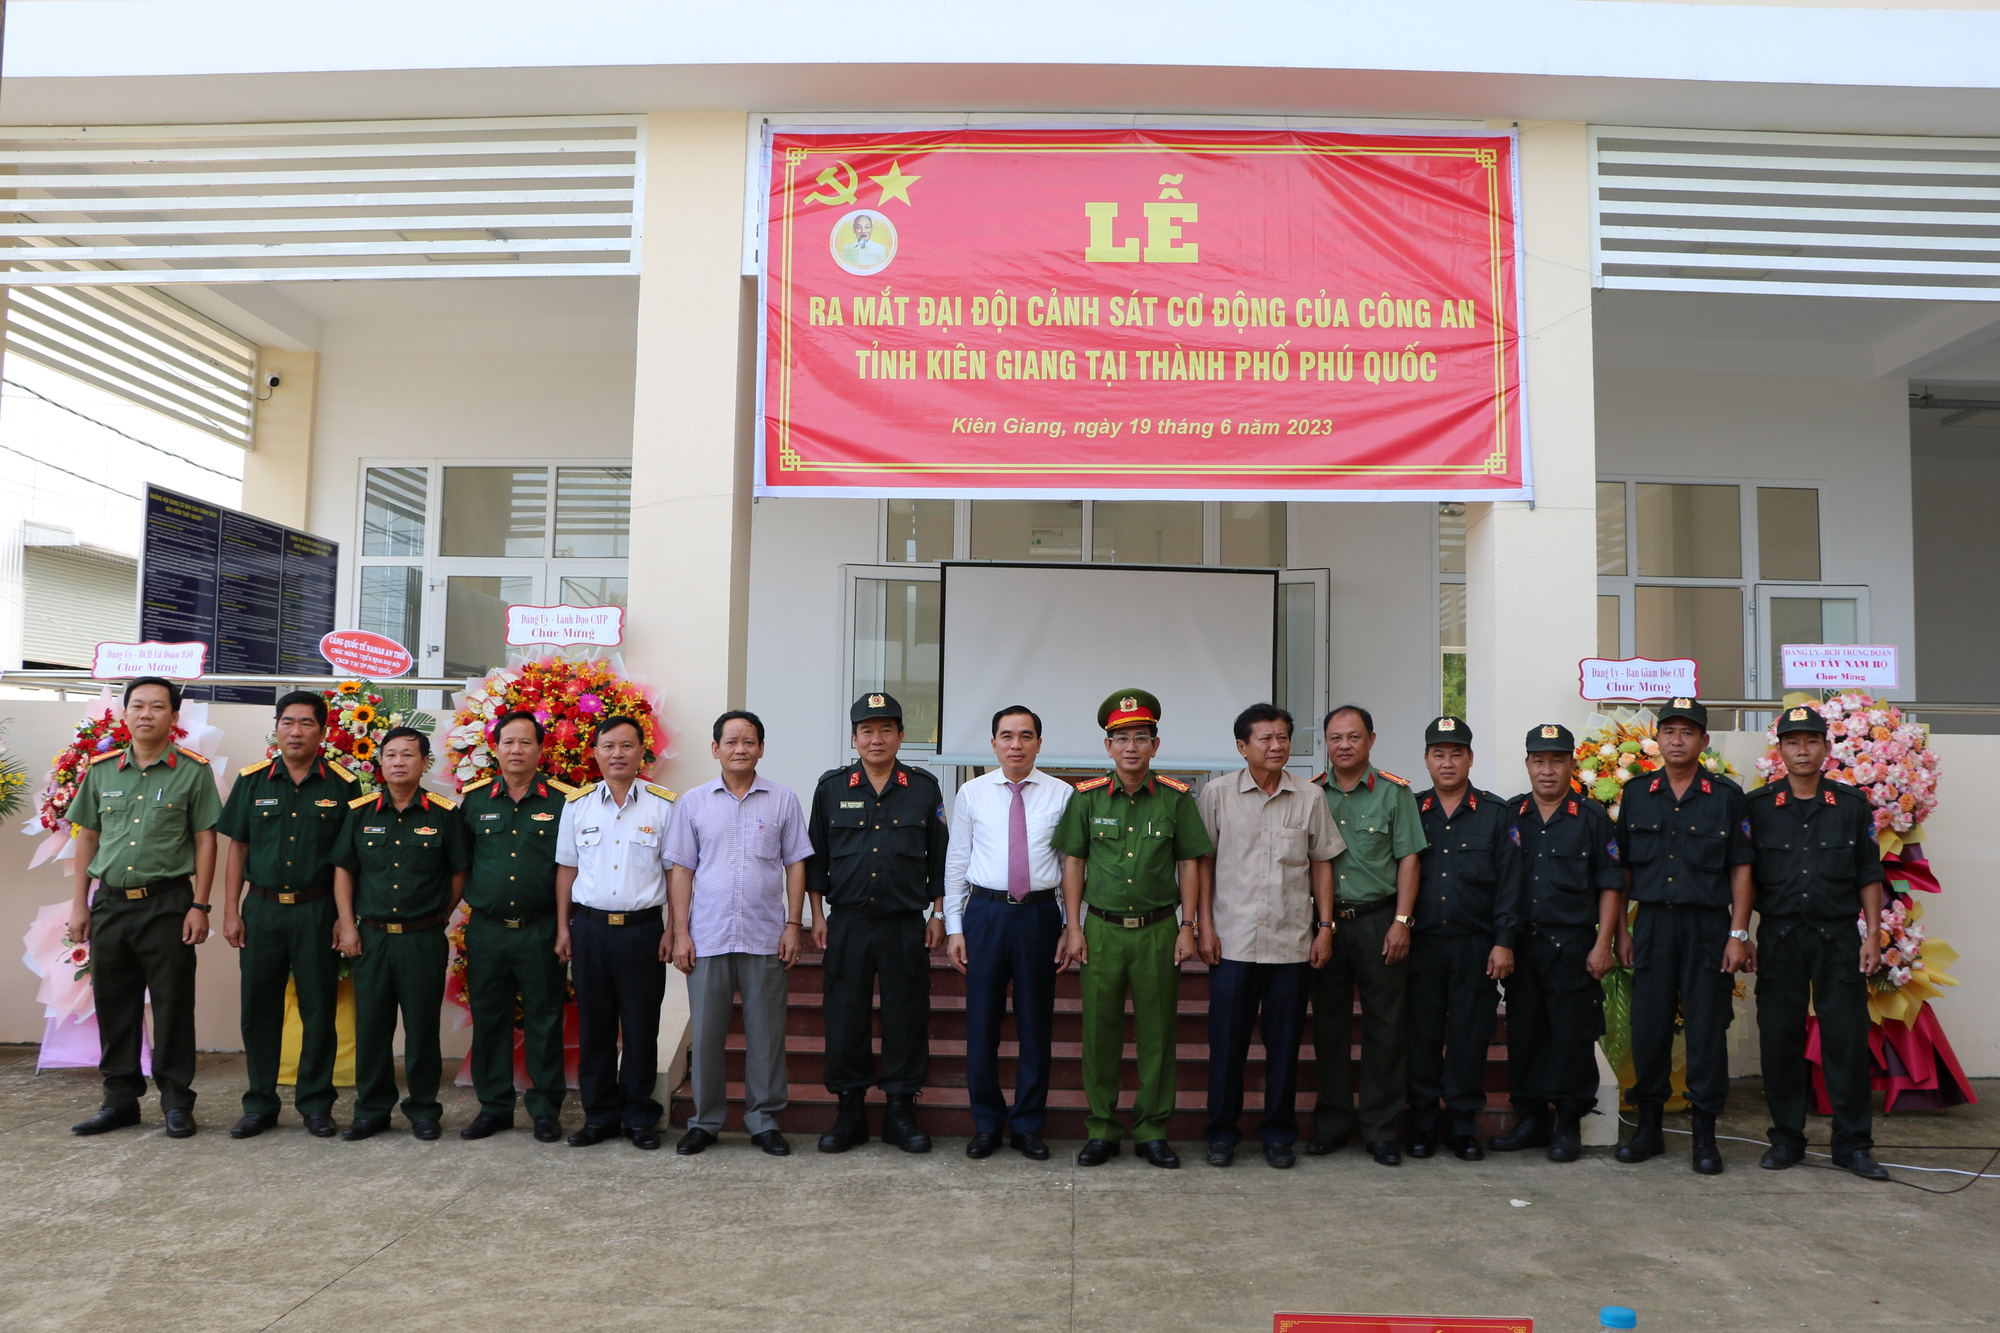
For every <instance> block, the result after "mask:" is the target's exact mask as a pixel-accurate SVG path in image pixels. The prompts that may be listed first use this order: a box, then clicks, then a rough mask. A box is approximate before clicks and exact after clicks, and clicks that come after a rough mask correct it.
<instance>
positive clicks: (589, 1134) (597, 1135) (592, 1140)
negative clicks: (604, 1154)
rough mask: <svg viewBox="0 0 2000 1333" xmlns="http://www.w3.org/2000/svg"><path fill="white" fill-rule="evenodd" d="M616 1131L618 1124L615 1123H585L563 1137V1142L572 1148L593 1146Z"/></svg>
mask: <svg viewBox="0 0 2000 1333" xmlns="http://www.w3.org/2000/svg"><path fill="white" fill-rule="evenodd" d="M617 1133H618V1126H616V1125H589V1124H586V1125H585V1126H584V1127H583V1128H582V1129H579V1130H577V1132H576V1133H574V1134H572V1135H570V1136H569V1137H568V1138H566V1139H564V1140H563V1142H564V1143H566V1144H568V1145H569V1146H570V1147H572V1148H595V1147H596V1146H597V1145H598V1144H600V1143H602V1142H604V1141H605V1140H606V1139H608V1138H611V1137H612V1136H614V1135H615V1134H617Z"/></svg>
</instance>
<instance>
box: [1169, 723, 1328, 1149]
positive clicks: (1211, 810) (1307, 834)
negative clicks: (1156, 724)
mask: <svg viewBox="0 0 2000 1333" xmlns="http://www.w3.org/2000/svg"><path fill="white" fill-rule="evenodd" d="M1236 749H1237V752H1238V753H1240V754H1241V755H1242V756H1243V760H1244V763H1245V765H1246V767H1244V768H1243V769H1242V770H1241V771H1240V772H1236V773H1230V774H1226V775H1223V776H1220V777H1217V778H1215V779H1214V780H1213V781H1211V782H1210V783H1209V784H1208V785H1207V786H1205V787H1203V788H1202V792H1201V796H1200V798H1199V800H1198V808H1199V809H1200V811H1201V819H1202V823H1203V824H1205V825H1206V826H1207V827H1208V835H1209V837H1210V838H1211V839H1212V840H1213V841H1214V843H1215V853H1214V855H1212V856H1205V857H1203V858H1202V862H1201V865H1202V875H1201V912H1200V916H1201V933H1200V948H1201V957H1202V960H1203V961H1204V962H1206V963H1207V964H1208V1117H1209V1119H1208V1130H1207V1132H1206V1137H1207V1139H1208V1163H1209V1165H1210V1166H1228V1165H1229V1164H1230V1162H1232V1161H1233V1160H1235V1157H1236V1145H1237V1144H1238V1143H1240V1142H1241V1141H1242V1139H1243V1133H1242V1131H1241V1130H1239V1129H1238V1128H1237V1127H1236V1122H1237V1120H1238V1119H1239V1118H1240V1117H1241V1116H1242V1114H1243V1065H1244V1061H1245V1060H1247V1059H1248V1058H1249V1055H1250V1028H1251V1025H1252V1024H1258V1025H1259V1026H1260V1027H1261V1030H1262V1032H1263V1038H1264V1120H1263V1123H1262V1124H1260V1125H1258V1127H1257V1137H1258V1138H1260V1139H1262V1140H1263V1142H1264V1160H1265V1161H1266V1162H1269V1163H1270V1164H1271V1165H1272V1166H1275V1167H1279V1168H1283V1167H1288V1166H1290V1165H1292V1163H1293V1162H1294V1161H1296V1160H1297V1158H1296V1157H1295V1155H1294V1153H1293V1149H1292V1145H1293V1144H1294V1143H1296V1142H1297V1141H1298V1137H1299V1120H1298V1112H1297V1109H1296V1107H1295V1105H1294V1103H1295V1101H1296V1094H1297V1089H1298V1072H1299V1039H1300V1037H1301V1036H1302V1035H1303V1034H1304V1031H1305V1023H1306V998H1307V994H1308V992H1309V990H1310V986H1309V984H1308V980H1307V978H1308V976H1309V974H1310V971H1311V969H1312V968H1315V967H1324V966H1326V962H1327V960H1328V959H1329V958H1331V957H1332V956H1333V858H1334V857H1335V856H1338V855H1339V854H1340V852H1341V851H1342V849H1343V848H1345V847H1346V845H1347V844H1346V843H1345V842H1344V841H1342V839H1341V836H1340V830H1339V829H1338V828H1336V827H1335V825H1334V822H1333V816H1332V815H1330V814H1328V813H1327V808H1326V802H1325V801H1323V800H1321V799H1320V794H1319V790H1318V789H1317V788H1315V787H1314V786H1312V785H1311V784H1310V783H1306V782H1301V781H1300V780H1299V778H1298V777H1297V776H1296V775H1295V774H1292V773H1289V772H1287V771H1286V769H1285V765H1286V764H1287V763H1288V762H1290V760H1291V757H1292V715H1291V714H1290V713H1287V712H1286V711H1285V710H1284V709H1282V708H1279V707H1277V706H1275V705H1273V704H1252V705H1251V706H1250V707H1248V708H1246V709H1244V710H1243V712H1242V713H1240V714H1239V715H1238V716H1237V718H1236ZM1343 1054H1345V1052H1343Z"/></svg>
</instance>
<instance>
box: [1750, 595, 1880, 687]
mask: <svg viewBox="0 0 2000 1333" xmlns="http://www.w3.org/2000/svg"><path fill="white" fill-rule="evenodd" d="M1756 592H1757V601H1756V607H1757V661H1756V664H1755V665H1754V666H1753V667H1752V668H1751V672H1752V682H1753V687H1754V688H1753V690H1752V696H1753V697H1755V698H1760V699H1782V698H1784V696H1785V672H1784V666H1783V663H1782V661H1781V660H1780V656H1781V653H1782V650H1783V648H1784V646H1785V645H1786V644H1788V643H1866V642H1868V635H1869V626H1868V589H1867V588H1866V587H1861V586H1849V587H1829V586H1827V585H1825V584H1803V585H1802V584H1796V583H1760V584H1758V585H1757V589H1756Z"/></svg>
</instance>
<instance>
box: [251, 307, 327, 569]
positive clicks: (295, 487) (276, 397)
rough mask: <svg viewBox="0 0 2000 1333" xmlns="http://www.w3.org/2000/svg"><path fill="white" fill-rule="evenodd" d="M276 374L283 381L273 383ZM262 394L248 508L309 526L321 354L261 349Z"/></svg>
mask: <svg viewBox="0 0 2000 1333" xmlns="http://www.w3.org/2000/svg"><path fill="white" fill-rule="evenodd" d="M272 375H276V376H277V377H278V385H277V387H276V388H267V387H266V386H265V381H266V380H267V379H268V378H269V377H270V376H272ZM257 397H258V399H259V401H258V403H257V423H256V426H255V427H254V428H253V431H252V436H251V438H252V444H251V448H250V452H249V453H248V454H245V455H244V457H243V508H244V510H245V512H247V513H252V514H255V515H257V517H259V518H268V519H270V520H271V521H272V522H273V523H283V524H285V525H286V526H288V527H294V528H299V529H304V528H305V526H306V514H307V513H308V512H309V511H308V509H307V504H308V502H309V501H310V499H311V493H312V456H313V415H314V411H315V409H316V408H317V406H318V403H319V353H318V352H291V351H287V350H285V349H284V348H282V347H260V348H258V349H257Z"/></svg>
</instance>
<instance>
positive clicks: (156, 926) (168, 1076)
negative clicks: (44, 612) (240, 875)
mask: <svg viewBox="0 0 2000 1333" xmlns="http://www.w3.org/2000/svg"><path fill="white" fill-rule="evenodd" d="M180 708H181V691H180V687H179V686H178V685H175V684H174V683H173V682H171V681H166V680H161V679H160V678H159V677H158V676H141V677H139V678H138V679H136V680H134V681H132V682H131V683H130V684H128V685H127V686H126V687H125V726H126V729H127V730H128V731H130V732H131V734H132V741H131V743H130V744H129V745H127V746H125V747H124V748H123V749H118V750H109V751H106V752H105V753H103V754H101V755H99V756H97V758H95V759H93V760H91V761H90V768H89V769H88V770H86V771H85V773H84V775H83V781H82V782H81V783H79V784H78V785H77V790H76V795H75V796H74V797H73V798H71V800H70V803H69V820H70V824H71V826H72V836H73V837H74V839H75V848H74V850H75V856H76V889H75V892H74V893H73V895H72V896H71V899H70V909H69V935H70V938H71V939H73V940H75V941H76V942H77V943H78V944H88V945H89V946H90V964H91V968H90V985H91V990H92V991H93V993H94V994H95V997H96V1003H97V1031H98V1035H99V1037H100V1038H101V1040H102V1054H101V1055H100V1057H99V1059H98V1068H99V1069H100V1070H101V1071H102V1072H103V1074H104V1104H103V1105H102V1106H101V1107H99V1108H98V1111H97V1114H95V1115H93V1116H91V1117H90V1119H88V1120H85V1121H83V1122H82V1123H81V1124H76V1125H72V1126H70V1132H71V1133H74V1134H102V1133H104V1132H105V1131H106V1130H112V1129H122V1128H123V1127H125V1126H126V1125H136V1124H138V1123H139V1098H141V1097H143V1096H144V1095H145V1093H146V1078H145V1075H143V1074H141V1073H140V1072H139V1042H140V1039H141V1036H142V1035H143V1033H144V1031H145V1018H146V997H147V995H148V994H149V993H150V994H151V996H152V1001H153V1082H154V1083H155V1084H156V1085H157V1086H158V1087H159V1090H160V1108H161V1109H162V1110H163V1111H165V1112H166V1120H167V1137H168V1138H171V1139H184V1138H187V1137H188V1136H189V1135H191V1134H193V1133H194V1089H193V1088H192V1087H190V1086H189V1085H190V1084H191V1083H192V1082H193V1081H194V947H195V945H197V944H200V943H201V942H202V941H203V940H205V939H207V938H208V909H209V902H208V892H209V885H210V883H211V882H212V880H213V877H214V874H215V821H216V819H217V818H218V817H219V816H220V815H221V813H222V801H221V798H219V797H218V796H217V795H216V794H215V775H214V774H213V773H211V772H210V771H209V768H208V761H207V760H206V759H204V758H202V757H201V756H200V755H198V754H196V753H195V752H194V751H193V750H186V749H182V748H181V747H179V746H177V745H175V744H174V743H173V735H174V725H175V723H176V722H177V721H178V720H179V718H180ZM92 881H95V882H96V884H97V896H96V898H95V899H93V898H92V897H91V892H90V887H91V883H92Z"/></svg>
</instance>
